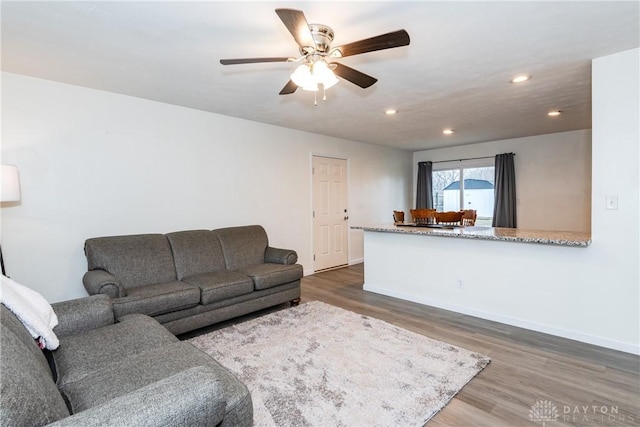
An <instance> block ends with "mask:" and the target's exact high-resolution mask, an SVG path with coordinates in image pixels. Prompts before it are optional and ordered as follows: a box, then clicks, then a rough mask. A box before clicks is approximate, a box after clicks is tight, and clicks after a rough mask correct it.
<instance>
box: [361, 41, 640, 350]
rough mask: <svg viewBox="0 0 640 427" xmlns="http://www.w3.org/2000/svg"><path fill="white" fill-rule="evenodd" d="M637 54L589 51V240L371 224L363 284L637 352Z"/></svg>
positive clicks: (639, 187) (639, 116) (639, 316)
mask: <svg viewBox="0 0 640 427" xmlns="http://www.w3.org/2000/svg"><path fill="white" fill-rule="evenodd" d="M639 64H640V50H639V49H634V50H630V51H626V52H621V53H618V54H615V55H611V56H607V57H603V58H598V59H595V60H594V61H593V73H592V76H593V77H592V82H593V83H592V84H593V88H592V90H593V103H592V105H593V116H592V117H593V133H592V136H593V138H592V150H593V159H592V184H593V188H592V200H591V209H592V222H591V236H592V244H591V245H590V246H589V247H587V248H576V247H563V246H547V245H540V244H524V243H511V242H496V241H481V240H477V241H476V240H466V239H452V238H442V237H429V236H413V235H397V234H394V233H375V232H368V233H367V234H366V236H365V251H366V254H367V258H366V262H365V282H366V285H365V287H366V288H367V289H371V290H375V291H376V292H380V293H383V294H387V295H392V296H396V297H400V298H405V299H409V300H413V301H417V302H420V303H423V304H428V305H433V306H437V307H442V308H446V309H449V310H454V311H458V312H462V313H467V314H471V315H474V316H478V317H483V318H487V319H491V320H496V321H499V322H503V323H509V324H513V325H517V326H522V327H525V328H530V329H533V330H537V331H541V332H546V333H551V334H555V335H559V336H563V337H567V338H571V339H575V340H580V341H584V342H588V343H592V344H597V345H601V346H605V347H609V348H613V349H617V350H622V351H626V352H630V353H635V354H640V203H639V194H640V182H639V181H640V177H639V170H640V149H639V145H640V144H639V141H640V99H639V94H640V69H639V68H640V67H639ZM578 134H579V133H578ZM569 136H570V135H569ZM535 141H536V140H535V139H529V142H530V143H534V142H535ZM467 148H470V146H469V147H467ZM520 153H521V151H518V156H516V158H517V159H518V158H519V159H520V160H522V157H523V156H521V155H520ZM468 154H470V153H469V152H466V155H463V156H462V157H468ZM478 154H480V153H478ZM606 196H616V197H617V198H618V204H619V206H618V209H617V210H607V209H605V198H606ZM390 266H391V267H390ZM458 280H462V281H463V286H464V289H458V287H457V281H458Z"/></svg>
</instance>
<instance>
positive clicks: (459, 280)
mask: <svg viewBox="0 0 640 427" xmlns="http://www.w3.org/2000/svg"><path fill="white" fill-rule="evenodd" d="M456 286H457V287H458V289H464V284H463V283H462V279H458V280H456Z"/></svg>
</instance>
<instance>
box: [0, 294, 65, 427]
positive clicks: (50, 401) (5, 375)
mask: <svg viewBox="0 0 640 427" xmlns="http://www.w3.org/2000/svg"><path fill="white" fill-rule="evenodd" d="M0 310H1V311H2V314H1V315H2V325H1V326H0V348H2V351H1V352H0V383H1V384H2V386H1V387H2V388H1V390H0V413H1V414H2V416H1V417H0V425H2V426H42V425H45V424H49V423H52V422H54V421H57V420H60V419H62V418H66V417H68V416H69V410H68V409H67V406H66V404H65V402H64V400H63V398H62V395H61V394H60V393H59V392H58V388H57V387H56V384H55V383H54V381H53V378H52V375H51V370H50V369H49V365H48V364H47V361H46V358H45V357H44V355H43V354H42V352H41V351H40V349H39V348H38V346H37V345H36V343H35V341H34V340H33V338H31V336H30V335H29V333H28V332H27V330H26V329H25V328H24V327H23V326H22V323H21V322H20V321H19V320H18V319H17V318H16V317H15V316H14V315H13V313H11V312H10V311H9V310H8V309H7V308H6V307H5V306H4V305H0ZM16 322H17V323H16ZM18 324H19V325H20V327H17V325H18ZM21 329H22V330H21ZM25 334H26V336H28V338H29V339H26V337H25ZM38 353H39V354H38Z"/></svg>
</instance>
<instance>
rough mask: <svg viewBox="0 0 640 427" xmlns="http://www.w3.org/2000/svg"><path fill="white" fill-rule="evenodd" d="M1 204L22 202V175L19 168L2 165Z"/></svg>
mask: <svg viewBox="0 0 640 427" xmlns="http://www.w3.org/2000/svg"><path fill="white" fill-rule="evenodd" d="M1 191H2V192H1V193H0V202H17V201H19V200H20V175H19V174H18V167H17V166H13V165H2V189H1Z"/></svg>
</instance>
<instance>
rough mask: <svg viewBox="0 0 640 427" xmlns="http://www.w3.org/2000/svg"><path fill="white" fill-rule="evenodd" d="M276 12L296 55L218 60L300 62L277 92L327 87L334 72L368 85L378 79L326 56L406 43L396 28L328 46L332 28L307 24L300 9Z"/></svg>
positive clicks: (406, 38)
mask: <svg viewBox="0 0 640 427" xmlns="http://www.w3.org/2000/svg"><path fill="white" fill-rule="evenodd" d="M276 13H277V14H278V16H279V17H280V19H281V20H282V22H283V23H284V25H285V26H286V27H287V29H288V30H289V32H290V33H291V35H292V36H293V38H294V39H295V41H296V43H298V46H299V47H300V56H299V57H297V58H293V57H270V58H269V57H267V58H238V59H221V60H220V63H221V64H222V65H236V64H254V63H261V62H302V64H301V65H300V66H299V67H298V68H297V69H296V71H295V72H294V73H293V74H291V79H290V80H289V81H288V82H287V84H286V85H285V86H284V87H283V88H282V90H281V91H280V95H288V94H291V93H294V92H295V91H296V90H297V89H298V87H301V88H302V89H304V90H310V91H318V85H322V87H323V89H328V88H329V87H331V86H333V85H334V84H336V83H337V82H338V79H337V78H336V75H337V76H340V77H342V78H343V79H345V80H348V81H350V82H351V83H353V84H355V85H358V86H360V87H361V88H368V87H370V86H371V85H373V84H374V83H375V82H377V81H378V79H376V78H375V77H371V76H369V75H367V74H364V73H362V72H360V71H358V70H355V69H353V68H350V67H347V66H346V65H344V64H340V63H339V62H328V60H331V59H334V58H344V57H347V56H353V55H359V54H361V53H367V52H374V51H376V50H383V49H391V48H394V47H400V46H407V45H408V44H409V42H410V40H409V34H408V33H407V32H406V31H405V30H398V31H393V32H391V33H387V34H381V35H379V36H375V37H371V38H367V39H364V40H360V41H356V42H353V43H347V44H344V45H342V46H338V47H333V48H332V47H331V42H332V41H333V30H332V29H331V28H329V27H328V26H326V25H322V24H308V23H307V19H306V18H305V16H304V13H303V12H302V11H301V10H296V9H276Z"/></svg>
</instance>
